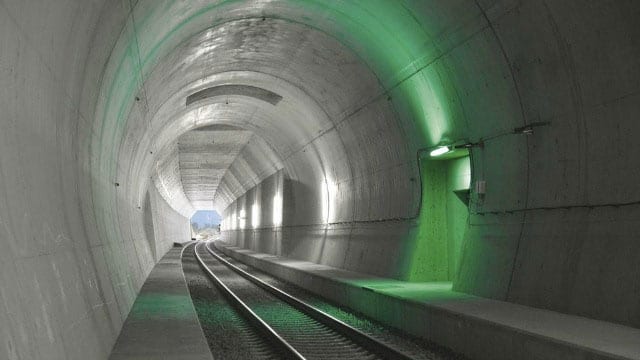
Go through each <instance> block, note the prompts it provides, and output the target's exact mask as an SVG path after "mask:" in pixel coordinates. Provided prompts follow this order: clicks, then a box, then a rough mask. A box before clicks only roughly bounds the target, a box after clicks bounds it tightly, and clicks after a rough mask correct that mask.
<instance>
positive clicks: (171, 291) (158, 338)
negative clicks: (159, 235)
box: [109, 247, 213, 360]
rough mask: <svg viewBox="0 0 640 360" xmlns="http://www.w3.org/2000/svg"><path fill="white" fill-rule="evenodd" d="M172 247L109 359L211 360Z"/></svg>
mask: <svg viewBox="0 0 640 360" xmlns="http://www.w3.org/2000/svg"><path fill="white" fill-rule="evenodd" d="M183 249H184V247H174V248H172V249H170V250H169V252H167V254H166V255H165V256H164V257H163V258H162V259H161V260H160V261H159V262H158V264H157V265H156V266H155V267H154V268H153V270H152V271H151V274H149V277H148V278H147V280H146V281H145V283H144V285H143V286H142V289H141V290H140V294H139V295H138V298H137V299H136V302H135V303H134V304H133V308H132V309H131V312H130V313H129V316H128V317H127V320H126V321H125V323H124V325H123V327H122V331H121V332H120V336H119V337H118V340H117V341H116V344H115V345H114V347H113V351H112V353H111V356H110V357H109V359H111V360H134V359H136V360H138V359H164V360H170V359H176V360H182V359H184V360H212V359H213V356H212V355H211V351H210V350H209V345H208V344H207V340H206V339H205V337H204V333H203V332H202V328H201V327H200V321H199V320H198V314H196V309H195V308H194V306H193V303H192V302H191V296H190V295H189V289H188V288H187V284H186V282H185V279H184V273H183V271H182V256H181V255H182V251H183Z"/></svg>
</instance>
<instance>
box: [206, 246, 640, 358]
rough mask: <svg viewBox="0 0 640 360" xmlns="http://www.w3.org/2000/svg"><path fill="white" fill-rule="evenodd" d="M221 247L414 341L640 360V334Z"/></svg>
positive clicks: (485, 354) (507, 354)
mask: <svg viewBox="0 0 640 360" xmlns="http://www.w3.org/2000/svg"><path fill="white" fill-rule="evenodd" d="M216 246H217V247H218V248H219V249H220V250H222V251H223V252H224V253H225V254H227V255H228V256H231V257H233V258H235V259H236V260H239V261H242V262H244V263H246V264H248V265H252V266H254V267H256V268H258V269H261V270H263V271H265V272H267V273H270V274H272V275H274V276H277V277H279V278H281V279H283V280H285V281H288V282H291V283H293V284H296V285H299V286H301V287H303V288H306V289H308V290H309V291H312V292H314V293H316V294H319V295H321V296H323V297H326V298H329V299H331V300H333V301H335V302H337V303H340V304H343V305H347V306H349V307H351V308H353V309H355V310H358V311H360V312H362V313H364V314H366V315H369V316H371V317H373V318H375V319H378V320H380V321H381V322H383V323H385V324H387V325H390V326H393V327H396V328H400V329H403V330H405V331H407V332H408V333H411V334H413V335H416V336H419V337H422V338H426V339H429V340H432V341H434V342H436V343H439V344H441V345H444V346H447V347H449V348H452V349H454V350H456V351H459V352H462V353H463V354H465V355H467V356H469V357H470V358H472V359H481V360H482V359H486V360H498V359H504V360H513V359H520V360H528V359H531V360H534V359H535V360H541V359H544V360H552V359H558V360H574V359H575V360H585V359H589V360H595V359H634V360H637V359H640V329H634V328H631V327H627V326H622V325H617V324H613V323H609V322H604V321H598V320H593V319H588V318H584V317H579V316H573V315H567V314H561V313H557V312H553V311H548V310H543V309H537V308H532V307H528V306H523V305H518V304H513V303H507V302H502V301H496V300H491V299H486V298H480V297H476V296H471V295H468V294H463V293H458V292H455V291H452V290H451V283H408V282H403V281H398V280H393V279H385V278H379V277H374V276H370V275H366V274H360V273H355V272H352V271H346V270H341V269H337V268H332V267H329V266H325V265H319V264H315V263H311V262H306V261H299V260H292V259H286V258H282V257H278V256H274V255H270V254H263V253H256V252H253V251H250V250H246V249H241V248H237V247H228V246H224V244H222V243H219V242H218V243H217V244H216Z"/></svg>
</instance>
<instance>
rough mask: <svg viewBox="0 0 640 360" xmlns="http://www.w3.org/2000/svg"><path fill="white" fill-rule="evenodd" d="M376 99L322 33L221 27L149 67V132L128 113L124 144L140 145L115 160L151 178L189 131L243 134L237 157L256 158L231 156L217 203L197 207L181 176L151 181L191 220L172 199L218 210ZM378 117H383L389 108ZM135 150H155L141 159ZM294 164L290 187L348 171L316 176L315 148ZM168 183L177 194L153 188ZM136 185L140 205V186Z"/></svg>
mask: <svg viewBox="0 0 640 360" xmlns="http://www.w3.org/2000/svg"><path fill="white" fill-rule="evenodd" d="M381 92H382V90H381V89H380V87H379V84H377V79H376V78H375V77H374V76H373V75H372V73H371V72H370V70H369V69H368V68H367V67H366V65H364V64H363V63H362V61H361V60H360V59H358V58H357V57H355V55H354V54H353V53H352V52H351V51H350V50H349V49H346V48H344V47H343V46H342V45H341V44H340V43H339V42H337V41H336V40H335V39H332V38H330V37H327V36H326V35H325V34H323V33H322V32H318V31H316V30H313V29H311V28H308V27H306V26H302V25H300V24H297V23H294V22H289V21H283V20H279V19H262V18H258V19H243V20H237V21H230V22H228V23H225V24H224V25H221V26H218V27H213V28H210V29H208V30H206V31H204V32H201V33H199V34H197V35H195V36H193V37H192V38H190V39H188V40H187V41H185V42H184V43H183V44H181V45H180V46H179V47H178V48H177V49H176V50H174V51H173V52H172V53H171V54H169V55H167V57H166V58H165V59H163V61H161V62H160V63H158V64H157V65H156V67H155V69H154V70H153V71H152V72H151V73H150V74H149V76H148V78H147V80H146V81H145V85H144V91H143V92H142V93H141V94H140V96H144V97H145V99H147V100H146V101H145V102H144V106H145V109H143V111H145V112H146V113H147V114H149V115H147V117H148V118H149V120H148V121H150V122H151V123H152V124H153V126H152V127H151V129H148V130H143V129H144V127H143V126H141V125H136V123H141V122H143V121H144V120H143V119H142V118H141V117H139V114H137V113H135V112H134V113H131V115H130V118H129V120H128V121H127V124H128V125H127V127H128V129H129V130H128V131H127V133H126V136H127V138H129V139H131V140H130V141H131V142H133V141H134V138H138V139H139V138H140V137H142V139H143V140H142V141H138V142H137V143H136V145H135V146H136V147H137V151H135V152H133V153H127V152H121V153H120V156H131V155H134V154H135V156H136V158H137V159H138V160H136V163H140V164H141V165H140V166H141V168H142V169H145V168H146V169H149V171H153V170H152V169H153V168H156V169H157V168H158V166H157V164H158V161H160V159H161V158H163V154H165V153H166V152H167V151H168V150H167V149H168V148H169V147H170V144H172V143H173V142H174V141H175V139H176V137H177V136H180V134H182V133H184V132H185V131H188V130H189V129H193V128H195V127H200V126H207V125H209V124H227V125H232V126H237V127H239V128H242V129H245V130H246V131H251V132H252V133H254V134H255V141H253V142H251V144H253V145H252V146H249V147H248V148H247V149H246V152H247V156H249V153H250V152H252V150H251V148H256V149H258V150H256V151H253V154H262V155H261V158H260V159H258V158H256V157H255V156H252V160H253V161H252V160H251V159H249V160H247V158H246V157H245V156H240V157H238V158H237V164H236V166H230V169H231V173H229V174H228V175H227V176H226V177H224V179H223V181H222V187H223V189H222V190H221V192H220V193H221V195H220V197H221V198H219V199H215V195H214V198H209V199H207V200H205V199H204V198H203V196H199V195H195V193H193V192H192V190H193V189H194V188H195V187H198V186H200V185H202V187H204V186H205V184H204V183H202V184H196V183H195V182H194V181H196V179H195V178H194V177H191V178H189V176H186V177H185V172H183V171H181V176H180V177H178V179H182V184H181V185H182V186H178V185H180V184H178V183H176V182H175V181H164V182H160V183H158V182H156V185H160V187H159V190H160V192H161V193H162V194H174V195H173V196H166V197H165V199H166V200H167V201H168V202H169V203H170V204H172V206H173V207H174V208H175V209H176V210H178V211H180V212H181V213H184V214H188V213H190V212H192V209H191V207H189V206H187V205H186V203H185V196H183V195H180V193H181V192H186V193H187V194H186V199H189V202H191V204H192V206H193V207H194V208H201V207H202V206H206V207H209V206H210V204H211V202H212V201H213V203H215V204H217V205H215V206H216V207H218V208H219V207H221V206H226V204H228V203H229V202H230V201H232V200H233V198H234V197H237V196H240V195H242V194H243V193H244V192H246V191H247V190H248V189H249V188H250V187H251V186H255V185H256V184H257V183H259V181H260V180H262V179H264V178H265V177H267V176H269V175H271V174H273V173H274V172H275V171H276V170H278V169H280V168H282V167H283V166H285V163H286V162H287V160H288V159H292V158H294V157H296V156H299V155H298V154H299V153H304V152H306V148H312V149H313V148H315V147H317V146H319V145H318V143H319V142H322V141H324V140H322V138H327V136H332V135H331V134H332V133H335V127H336V126H337V125H340V124H341V123H342V122H343V121H344V120H345V119H347V118H349V117H350V116H352V115H353V114H354V113H355V112H357V111H358V109H359V108H360V107H362V106H365V105H366V104H367V103H368V102H370V101H371V100H372V99H375V97H376V95H377V94H379V93H381ZM190 99H191V100H190ZM185 104H186V106H185ZM383 113H387V116H393V115H391V113H390V112H389V110H386V111H384V112H383ZM142 131H144V132H142ZM258 143H260V144H258ZM336 146H338V147H336ZM332 147H333V150H332V151H333V152H336V151H337V152H338V154H339V152H344V149H341V145H340V144H339V143H338V144H333V145H332ZM145 148H150V149H158V150H156V151H155V154H152V155H153V156H149V155H150V152H149V151H144V149H145ZM181 154H182V151H181ZM185 156H186V155H185ZM304 156H306V157H307V158H308V159H307V160H305V162H307V163H308V168H309V170H300V169H297V170H294V169H293V168H291V167H288V169H289V173H288V174H289V176H291V177H292V178H294V179H295V178H297V177H300V176H303V177H304V176H307V177H309V176H312V177H319V178H324V177H327V176H329V177H331V178H332V179H336V180H339V179H340V176H341V175H340V174H330V173H329V174H327V171H329V172H336V171H339V172H348V171H349V170H348V168H344V169H342V170H331V169H330V168H329V169H324V168H325V167H326V165H327V164H326V163H327V161H329V160H328V158H327V159H323V158H322V157H323V156H326V152H325V151H318V150H317V149H316V150H313V151H312V152H310V153H307V154H304ZM338 156H341V157H342V158H345V157H346V154H343V155H338ZM309 157H311V158H309ZM182 158H183V157H181V158H180V159H181V162H182ZM123 160H124V161H128V160H125V159H123ZM243 161H244V163H243ZM247 161H249V162H250V163H249V162H247ZM154 164H155V165H154ZM265 164H266V165H265ZM345 165H347V166H348V164H345ZM150 166H151V167H150ZM265 166H266V167H265ZM335 166H336V165H334V168H335ZM342 166H344V165H342ZM183 168H184V167H182V166H181V170H182V169H183ZM336 169H337V168H336ZM188 171H192V170H188ZM188 171H187V172H188ZM233 171H236V173H235V174H234V173H233ZM301 171H302V173H301ZM309 173H315V174H316V175H310V174H309ZM318 174H319V176H318ZM345 174H346V173H345ZM342 176H343V177H344V176H345V175H342ZM200 179H203V180H204V179H205V178H204V177H202V178H200ZM185 180H186V182H188V183H189V184H186V183H185ZM168 184H171V186H178V187H177V188H175V189H173V190H169V189H162V187H167V186H169V185H168ZM209 185H211V184H209ZM136 186H137V187H138V189H140V190H139V191H140V192H139V196H140V197H141V196H142V194H143V191H144V183H143V182H139V183H138V185H136ZM216 190H217V186H216ZM223 193H224V194H227V195H226V196H223V195H222V194H223ZM176 194H178V195H176ZM229 194H233V195H229ZM209 195H211V193H209V194H208V196H209ZM222 197H224V200H223V199H222ZM195 201H197V202H198V204H195ZM202 201H206V202H207V205H205V203H202ZM219 210H221V209H219Z"/></svg>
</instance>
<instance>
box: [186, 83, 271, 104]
mask: <svg viewBox="0 0 640 360" xmlns="http://www.w3.org/2000/svg"><path fill="white" fill-rule="evenodd" d="M225 95H241V96H248V97H252V98H254V99H258V100H262V101H265V102H268V103H269V104H271V105H274V106H275V105H277V104H278V103H279V102H280V100H282V96H280V95H278V94H276V93H274V92H272V91H269V90H266V89H263V88H259V87H255V86H249V85H220V86H214V87H210V88H207V89H204V90H200V91H198V92H196V93H193V94H191V95H189V96H188V97H187V106H189V105H191V104H193V103H194V102H196V101H200V100H204V99H207V98H211V97H216V96H225Z"/></svg>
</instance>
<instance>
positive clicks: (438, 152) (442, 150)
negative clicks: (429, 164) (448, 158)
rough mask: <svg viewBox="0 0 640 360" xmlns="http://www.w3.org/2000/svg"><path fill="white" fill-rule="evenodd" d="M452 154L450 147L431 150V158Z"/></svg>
mask: <svg viewBox="0 0 640 360" xmlns="http://www.w3.org/2000/svg"><path fill="white" fill-rule="evenodd" d="M450 152H451V147H450V146H438V147H437V148H435V149H433V150H431V152H430V153H429V156H431V157H438V156H442V155H444V154H448V153H450Z"/></svg>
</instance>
